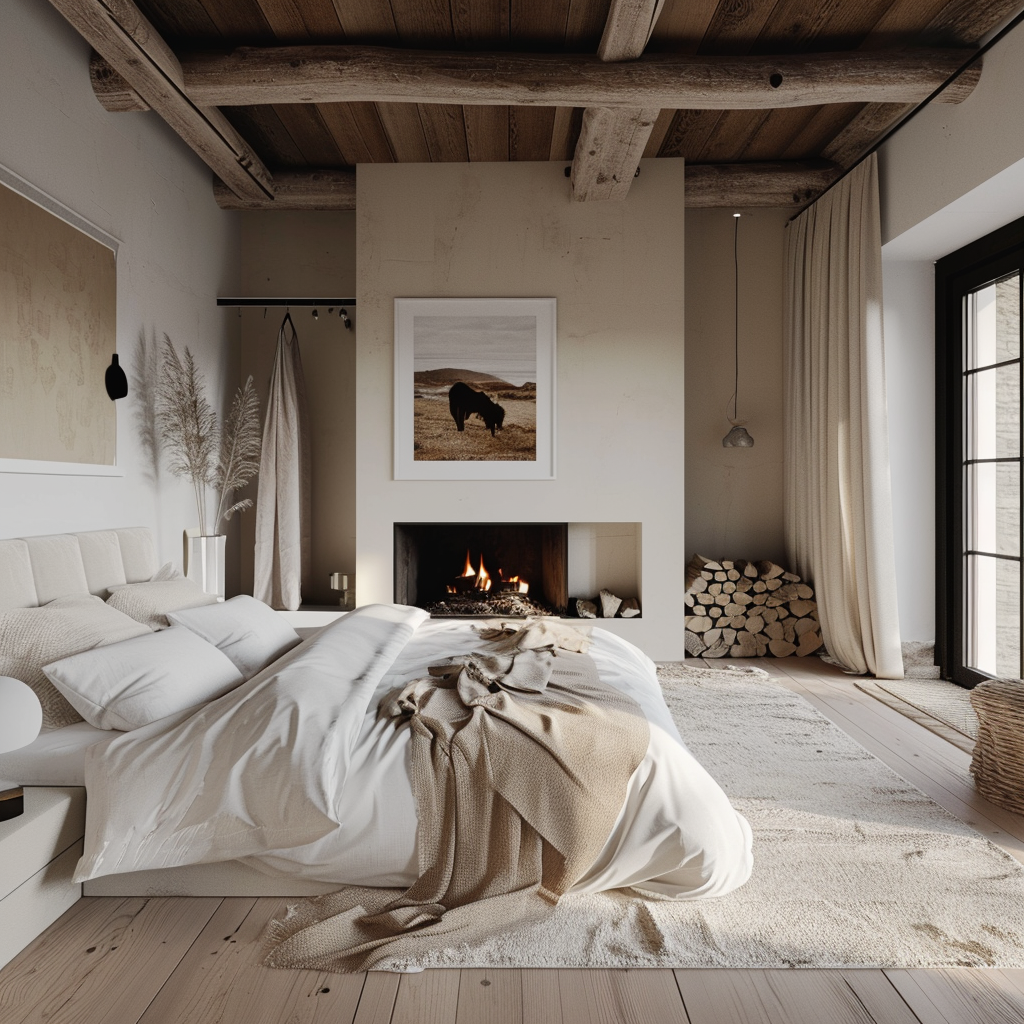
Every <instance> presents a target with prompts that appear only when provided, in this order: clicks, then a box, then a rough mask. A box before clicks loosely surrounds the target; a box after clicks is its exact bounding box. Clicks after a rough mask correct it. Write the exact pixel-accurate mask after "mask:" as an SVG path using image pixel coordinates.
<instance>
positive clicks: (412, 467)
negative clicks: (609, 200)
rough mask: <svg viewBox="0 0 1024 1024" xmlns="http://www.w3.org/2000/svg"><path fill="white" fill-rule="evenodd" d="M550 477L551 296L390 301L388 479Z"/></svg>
mask: <svg viewBox="0 0 1024 1024" xmlns="http://www.w3.org/2000/svg"><path fill="white" fill-rule="evenodd" d="M554 476H555V300H554V299H395V479H396V480H553V479H554Z"/></svg>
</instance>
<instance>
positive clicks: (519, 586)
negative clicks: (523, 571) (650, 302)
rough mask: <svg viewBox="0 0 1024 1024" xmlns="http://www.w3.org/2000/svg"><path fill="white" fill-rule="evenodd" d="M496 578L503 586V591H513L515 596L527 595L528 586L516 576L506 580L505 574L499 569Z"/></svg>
mask: <svg viewBox="0 0 1024 1024" xmlns="http://www.w3.org/2000/svg"><path fill="white" fill-rule="evenodd" d="M498 576H499V578H500V579H501V582H502V583H503V584H504V586H503V587H502V589H503V590H513V591H515V592H516V593H517V594H528V593H529V592H530V584H529V583H527V582H526V580H522V579H520V578H519V576H518V575H516V576H509V578H508V579H505V574H504V573H503V572H502V571H501V570H500V569H499V570H498Z"/></svg>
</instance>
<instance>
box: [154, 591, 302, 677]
mask: <svg viewBox="0 0 1024 1024" xmlns="http://www.w3.org/2000/svg"><path fill="white" fill-rule="evenodd" d="M167 618H168V619H169V620H170V622H171V625H173V626H185V627H186V628H187V629H191V630H192V632H193V633H197V634H198V635H199V636H201V637H202V638H203V639H204V640H206V641H208V642H209V643H211V644H213V646H214V647H216V648H217V649H218V650H220V651H223V653H224V654H226V655H227V656H228V657H229V658H230V659H231V661H232V662H233V663H234V665H235V666H236V667H237V668H238V671H239V672H241V673H242V675H243V676H245V678H246V679H251V678H252V677H253V676H254V675H256V673H257V672H259V671H261V670H262V669H264V668H266V667H267V665H269V664H270V663H271V662H272V661H276V660H277V659H278V658H280V657H281V655H282V654H284V653H285V651H290V650H291V649H292V648H293V647H294V646H295V645H296V644H298V643H299V642H300V641H301V640H302V638H301V637H300V636H299V634H298V633H296V632H295V630H294V629H292V627H291V626H289V625H288V623H287V622H285V621H284V619H283V618H282V617H281V616H280V615H279V614H278V613H277V612H275V611H274V609H273V608H271V607H269V606H268V605H265V604H264V603H263V602H262V601H257V600H256V598H254V597H247V596H246V595H245V594H241V595H239V596H238V597H233V598H231V600H230V601H225V602H224V603H223V604H211V605H206V606H205V607H203V608H188V609H186V610H184V611H177V612H168V613H167Z"/></svg>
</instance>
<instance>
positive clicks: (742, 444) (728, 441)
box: [722, 213, 754, 448]
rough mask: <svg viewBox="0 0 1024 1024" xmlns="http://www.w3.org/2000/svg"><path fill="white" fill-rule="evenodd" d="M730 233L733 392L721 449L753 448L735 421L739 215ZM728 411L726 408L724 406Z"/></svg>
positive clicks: (746, 435) (738, 326)
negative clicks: (726, 430) (730, 413)
mask: <svg viewBox="0 0 1024 1024" xmlns="http://www.w3.org/2000/svg"><path fill="white" fill-rule="evenodd" d="M732 216H733V221H732V223H733V231H732V267H733V321H734V324H733V340H734V347H733V358H734V363H733V365H734V373H733V392H732V415H731V416H728V415H727V419H728V420H729V422H730V423H731V424H732V430H730V431H729V433H728V434H726V435H725V437H723V438H722V447H723V448H753V447H754V439H753V438H752V437H751V436H750V434H748V433H747V428H746V427H745V426H744V425H743V424H744V423H746V420H741V419H737V411H736V410H737V406H738V404H739V396H740V258H739V235H740V215H739V214H738V213H734V214H733V215H732ZM726 409H727V410H728V406H726Z"/></svg>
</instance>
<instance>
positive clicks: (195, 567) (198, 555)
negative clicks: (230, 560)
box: [185, 533, 228, 601]
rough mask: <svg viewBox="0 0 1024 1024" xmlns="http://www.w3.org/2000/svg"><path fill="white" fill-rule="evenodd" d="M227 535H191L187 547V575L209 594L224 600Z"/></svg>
mask: <svg viewBox="0 0 1024 1024" xmlns="http://www.w3.org/2000/svg"><path fill="white" fill-rule="evenodd" d="M227 540H228V539H227V537H225V536H224V534H222V533H219V534H217V535H216V536H210V537H204V536H199V537H189V538H188V546H187V548H186V552H187V556H188V557H187V559H186V562H185V575H186V576H187V577H188V578H189V579H190V580H195V582H196V583H198V584H199V586H201V587H202V588H203V590H204V591H205V592H206V593H207V594H214V595H216V597H217V600H218V601H223V600H224V549H225V546H226V545H227Z"/></svg>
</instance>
